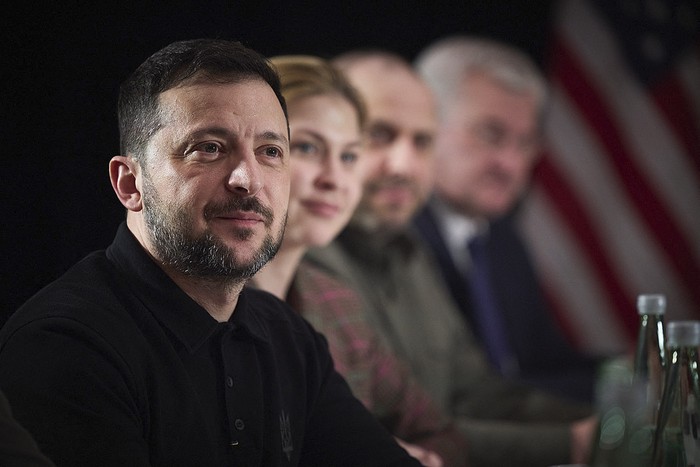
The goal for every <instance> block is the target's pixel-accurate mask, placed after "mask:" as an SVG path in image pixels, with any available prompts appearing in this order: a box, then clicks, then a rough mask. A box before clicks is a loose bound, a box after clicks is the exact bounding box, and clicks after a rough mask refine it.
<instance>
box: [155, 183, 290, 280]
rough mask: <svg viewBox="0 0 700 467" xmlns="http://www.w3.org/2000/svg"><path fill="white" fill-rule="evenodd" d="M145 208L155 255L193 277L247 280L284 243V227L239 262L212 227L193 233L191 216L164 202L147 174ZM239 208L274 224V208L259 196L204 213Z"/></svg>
mask: <svg viewBox="0 0 700 467" xmlns="http://www.w3.org/2000/svg"><path fill="white" fill-rule="evenodd" d="M143 209H144V220H145V222H146V226H147V227H148V232H149V236H150V240H151V244H152V245H153V248H154V249H155V252H154V253H155V256H156V257H157V258H158V259H159V260H160V261H161V262H162V263H163V265H164V266H167V267H170V268H172V269H174V270H175V271H178V272H179V273H181V274H183V275H185V276H189V277H192V278H197V279H203V280H207V281H215V282H225V283H228V282H241V281H245V280H247V279H250V278H251V277H252V276H253V275H255V273H256V272H258V271H259V270H260V268H262V267H263V266H264V265H265V264H266V263H267V262H268V261H270V260H271V259H272V258H273V257H274V256H275V254H276V253H277V251H278V250H279V247H280V244H281V243H282V234H283V232H284V228H282V229H280V232H279V233H278V235H277V236H276V237H273V236H272V234H268V235H266V236H265V239H264V240H263V244H262V246H261V247H260V248H259V249H258V251H257V252H256V254H255V256H254V257H253V259H252V260H251V261H248V262H240V261H239V260H238V259H237V258H236V255H235V252H234V251H233V250H232V249H230V248H229V247H228V246H226V245H225V244H224V243H223V242H222V241H221V240H220V239H219V238H217V237H216V236H214V235H213V234H212V232H211V231H210V230H208V229H207V230H205V231H204V232H203V233H201V234H199V235H196V236H194V235H192V234H191V232H193V230H194V229H193V224H194V222H193V221H192V218H191V217H190V216H189V215H188V214H187V212H185V211H184V210H182V209H178V207H177V206H174V205H167V204H166V203H164V202H163V200H162V199H161V198H160V197H159V196H158V194H157V193H156V190H155V188H154V187H153V184H152V182H151V181H150V179H149V178H148V177H147V176H146V177H144V186H143ZM236 209H242V210H247V211H253V212H256V213H259V214H261V215H262V216H264V218H265V225H266V226H267V227H269V226H270V225H271V224H272V221H273V214H272V212H271V211H270V210H269V209H268V208H266V207H265V206H262V204H261V203H260V202H259V201H258V200H257V199H256V198H232V199H231V200H229V201H228V202H227V203H226V204H225V205H216V206H214V205H212V206H207V207H206V208H205V217H206V218H210V217H212V216H214V215H215V214H216V213H217V212H230V211H232V210H236ZM285 223H286V221H285ZM237 235H238V238H239V239H241V240H245V239H248V238H250V237H251V236H252V235H253V231H252V230H240V231H239V232H238V233H237Z"/></svg>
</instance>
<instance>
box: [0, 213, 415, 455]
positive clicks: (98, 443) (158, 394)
mask: <svg viewBox="0 0 700 467" xmlns="http://www.w3.org/2000/svg"><path fill="white" fill-rule="evenodd" d="M0 346H1V347H0V388H2V390H3V391H4V392H5V393H6V395H7V398H8V399H9V400H10V403H11V404H12V407H13V411H14V414H15V417H16V418H17V419H18V421H19V422H20V423H22V424H23V425H24V426H25V427H26V428H27V430H29V431H30V432H31V433H32V434H33V435H34V437H35V438H36V440H37V442H38V444H39V446H40V447H41V449H42V451H43V452H44V453H45V454H46V455H47V456H48V457H49V458H51V459H52V460H53V461H54V462H56V464H57V465H67V466H80V465H90V466H97V465H100V466H111V465H113V466H127V465H128V466H146V465H159V466H179V465H182V466H210V465H211V466H218V465H232V466H233V465H235V466H257V465H264V466H287V465H291V466H294V465H324V466H336V465H337V466H341V465H358V466H360V465H361V466H371V465H418V464H417V463H415V462H414V461H413V460H411V459H409V458H408V456H407V455H406V453H405V452H404V451H403V450H402V449H400V448H399V447H398V446H397V445H396V443H395V442H394V441H393V439H392V438H391V436H390V435H389V434H388V433H387V432H386V431H385V430H384V429H383V428H382V427H381V426H380V425H379V424H378V423H377V422H376V421H375V420H374V418H373V417H372V416H371V415H370V414H369V413H368V412H367V411H366V410H365V409H364V407H362V405H361V404H360V403H359V402H358V401H357V400H356V399H355V398H354V397H353V396H352V395H351V393H350V390H349V389H348V386H347V384H346V383H345V381H344V380H343V379H342V377H341V376H339V375H338V373H336V372H335V371H334V369H333V362H332V360H331V357H330V355H329V353H328V349H327V345H326V342H325V339H324V338H323V337H322V336H320V335H319V334H318V333H316V332H314V331H313V329H312V328H311V327H310V326H309V325H308V324H307V323H306V322H305V321H304V320H303V319H302V318H300V317H299V315H298V314H297V313H295V312H293V311H292V310H291V309H290V308H288V307H287V306H286V305H285V304H284V303H283V302H281V301H280V300H277V299H276V298H274V297H273V296H272V295H269V294H267V293H265V292H261V291H256V290H252V289H245V290H244V291H243V293H242V294H241V296H240V298H239V301H238V305H237V306H236V309H235V311H234V313H233V315H232V317H231V319H230V320H229V322H226V323H218V322H216V320H214V319H213V318H212V317H211V316H210V315H209V314H208V313H207V312H206V310H204V309H203V308H201V307H200V306H199V305H198V304H197V303H195V302H194V301H193V300H192V299H190V298H189V296H187V295H186V294H185V293H184V292H183V291H182V290H181V289H179V288H178V287H177V285H176V284H175V283H174V282H173V281H172V280H170V278H169V277H168V276H167V275H166V274H165V273H164V272H163V271H162V270H161V269H160V267H158V265H156V264H155V263H154V262H153V261H152V259H151V258H150V257H149V256H148V254H147V253H146V252H145V251H144V250H143V248H142V247H141V246H140V244H139V243H138V242H137V240H136V239H135V238H134V237H133V235H132V234H131V233H130V232H129V230H128V229H127V228H126V226H125V225H124V224H122V226H120V228H119V231H118V233H117V236H116V238H115V241H114V243H113V244H112V245H111V246H110V247H109V248H108V249H107V250H106V251H102V252H95V253H93V254H91V255H89V256H88V257H87V258H85V259H84V260H83V261H81V262H80V263H78V264H77V265H75V266H74V267H73V268H71V270H69V271H68V272H67V273H66V274H65V275H64V276H63V277H61V278H60V279H58V280H57V281H55V282H54V283H52V284H50V285H49V286H48V287H46V288H45V289H43V290H42V291H40V292H39V293H38V294H37V295H36V296H34V297H33V298H32V299H30V300H29V301H28V302H27V303H26V304H25V305H24V306H23V307H22V308H20V309H19V310H18V311H17V312H16V313H15V314H14V315H13V316H12V317H11V318H10V320H9V321H8V322H7V324H6V325H5V326H4V327H3V329H2V330H1V331H0Z"/></svg>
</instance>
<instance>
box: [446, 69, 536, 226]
mask: <svg viewBox="0 0 700 467" xmlns="http://www.w3.org/2000/svg"><path fill="white" fill-rule="evenodd" d="M466 80H467V81H466V82H465V86H464V87H463V89H462V92H460V93H459V94H458V95H457V96H455V98H454V101H453V102H452V104H451V105H450V106H449V107H448V108H447V109H445V112H444V114H443V115H442V117H443V119H442V122H441V126H440V129H439V132H438V136H437V141H436V169H435V176H436V182H435V183H436V184H435V189H436V191H437V192H438V193H440V195H441V196H442V197H443V198H444V199H445V200H446V201H448V203H450V204H451V205H453V206H454V207H455V208H457V209H458V210H459V211H461V212H462V213H464V214H465V215H468V216H470V217H480V216H483V217H487V218H493V217H497V216H500V215H503V214H505V213H506V212H508V210H510V209H511V208H512V207H513V206H514V204H515V202H516V201H517V200H518V198H519V197H520V195H521V194H522V192H523V190H524V189H525V187H526V186H527V184H528V181H529V178H530V174H531V171H532V168H533V166H534V164H535V162H536V159H537V153H538V149H539V148H538V144H539V142H538V139H539V132H538V108H537V101H536V99H535V97H534V96H532V95H531V94H518V93H514V92H512V91H509V90H508V89H506V88H503V87H502V86H501V85H499V84H498V83H497V82H495V81H494V80H493V79H492V78H489V77H487V76H486V75H483V74H475V75H470V76H469V77H468V78H466ZM467 86H468V88H467ZM467 89H468V90H467Z"/></svg>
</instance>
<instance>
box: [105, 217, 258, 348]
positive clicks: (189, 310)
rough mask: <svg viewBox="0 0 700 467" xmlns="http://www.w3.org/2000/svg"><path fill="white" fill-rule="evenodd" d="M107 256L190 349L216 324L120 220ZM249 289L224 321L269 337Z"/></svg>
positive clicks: (209, 332)
mask: <svg viewBox="0 0 700 467" xmlns="http://www.w3.org/2000/svg"><path fill="white" fill-rule="evenodd" d="M107 257H108V258H109V259H110V260H111V261H112V262H113V263H114V264H115V265H116V266H117V268H118V269H120V270H121V272H122V273H123V275H124V277H125V278H126V281H127V282H128V285H129V288H130V289H131V291H132V292H133V293H134V294H135V295H136V296H137V297H138V299H139V300H140V301H141V303H143V305H144V306H145V308H146V309H148V311H150V312H151V313H152V314H153V316H154V317H155V318H156V319H157V320H158V321H159V322H160V323H161V325H162V326H164V327H165V328H167V329H168V331H169V332H170V333H171V334H173V335H174V336H175V337H176V338H177V339H178V340H180V341H181V342H182V343H183V344H184V345H185V347H186V348H187V349H188V351H190V352H195V351H196V350H197V349H198V348H199V347H200V346H201V345H203V344H204V343H205V342H206V341H207V340H208V339H209V338H210V337H211V336H212V335H213V334H214V333H215V332H216V330H217V329H218V328H219V326H220V323H218V322H217V321H216V320H215V319H214V318H212V316H211V315H210V314H209V313H208V312H207V311H206V310H205V309H204V308H202V307H201V306H200V305H199V304H198V303H197V302H195V301H194V300H192V298H190V297H189V295H187V294H186V293H185V292H184V291H183V290H182V289H180V288H179V287H178V286H177V284H175V282H173V280H172V279H171V278H170V277H169V276H168V275H167V274H166V273H165V271H163V269H162V268H160V266H158V264H157V263H156V262H155V261H154V260H153V258H151V256H150V255H149V254H148V253H147V252H146V250H145V249H144V248H143V247H142V246H141V244H140V243H139V242H138V240H136V237H134V235H133V234H132V233H131V231H130V230H129V229H128V227H127V226H126V223H122V224H121V225H120V226H119V229H118V231H117V234H116V236H115V239H114V242H113V243H112V245H110V247H109V248H108V249H107ZM247 295H248V292H247V291H246V289H245V288H244V290H243V292H242V293H241V294H240V296H239V297H238V303H237V304H236V308H235V310H234V312H233V314H232V316H231V319H230V320H229V322H228V323H227V325H229V326H232V327H234V328H242V329H244V330H246V331H248V333H249V334H251V335H252V336H254V337H256V338H258V339H260V340H263V341H266V342H267V341H269V336H268V334H267V332H266V328H265V327H264V326H263V325H262V322H261V320H260V318H259V317H257V316H256V314H255V313H253V312H251V310H250V309H249V308H250V307H249V301H248V298H247Z"/></svg>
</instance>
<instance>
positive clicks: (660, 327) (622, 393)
mask: <svg viewBox="0 0 700 467" xmlns="http://www.w3.org/2000/svg"><path fill="white" fill-rule="evenodd" d="M637 311H638V313H639V333H638V336H637V343H636V344H637V345H636V352H635V354H634V358H633V361H632V362H630V361H629V358H625V360H624V361H625V363H626V365H625V366H626V367H627V368H628V369H629V370H631V371H628V372H625V371H622V370H621V369H617V368H616V367H620V368H622V369H624V367H625V366H622V363H621V362H613V363H615V367H613V368H612V369H611V371H612V375H607V376H606V375H601V381H599V388H598V393H597V405H598V412H599V416H600V423H599V428H598V433H597V438H596V444H595V445H594V447H593V456H592V462H591V465H592V466H593V467H649V466H651V462H652V453H653V445H654V432H655V427H656V415H657V412H658V407H659V405H660V401H661V391H662V388H663V384H664V369H665V360H666V352H665V348H664V313H665V311H666V299H665V297H664V296H663V295H658V294H656V295H650V294H645V295H640V296H639V297H638V298H637ZM630 363H632V365H631V368H630ZM699 467H700V466H699Z"/></svg>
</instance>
